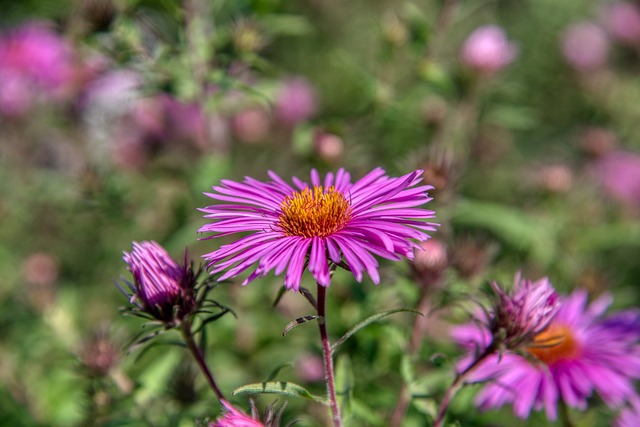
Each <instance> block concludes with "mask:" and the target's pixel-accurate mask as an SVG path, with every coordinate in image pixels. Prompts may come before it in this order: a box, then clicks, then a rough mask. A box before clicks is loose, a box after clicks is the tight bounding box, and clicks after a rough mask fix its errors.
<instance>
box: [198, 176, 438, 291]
mask: <svg viewBox="0 0 640 427" xmlns="http://www.w3.org/2000/svg"><path fill="white" fill-rule="evenodd" d="M421 176H422V171H415V172H412V173H410V174H407V175H405V176H402V177H399V178H392V177H388V176H387V175H386V174H385V172H384V170H382V169H381V168H377V169H374V170H373V171H371V172H370V173H369V174H367V175H366V176H364V177H363V178H362V179H360V180H358V181H356V182H352V181H351V176H350V175H349V173H348V172H346V171H345V170H344V169H340V170H338V172H337V173H335V174H333V173H328V174H327V175H326V176H325V177H324V180H323V179H321V177H320V175H319V173H318V172H317V171H316V170H315V169H314V170H312V171H311V184H308V183H306V182H304V181H302V180H300V179H298V178H295V177H294V178H293V186H292V185H290V184H288V183H287V182H286V181H284V180H283V179H282V178H280V177H279V176H278V175H276V174H275V173H274V172H271V171H270V172H269V177H270V178H271V181H268V182H261V181H258V180H255V179H253V178H248V177H247V178H245V180H244V181H243V182H242V183H238V182H233V181H229V180H224V181H222V184H221V185H220V186H216V187H213V190H214V192H212V193H205V194H206V195H207V196H209V197H211V198H212V199H215V200H219V201H222V202H225V204H218V205H212V206H208V207H206V208H203V209H201V210H202V211H203V212H204V213H205V215H204V217H205V218H207V219H210V220H211V221H212V222H211V223H209V224H205V225H204V226H202V227H201V228H200V230H199V231H200V232H204V233H216V234H214V235H213V236H208V237H205V239H212V238H218V237H223V236H227V235H232V234H236V233H248V234H246V235H245V236H244V237H241V238H240V239H238V240H237V241H235V242H234V243H231V244H227V245H223V246H222V247H220V248H219V249H217V250H215V251H213V252H211V253H209V254H206V255H205V256H204V257H205V259H207V260H208V261H209V264H208V267H209V269H210V271H211V272H212V273H219V272H222V271H225V273H224V274H223V275H222V276H221V277H220V279H219V280H223V279H227V278H230V277H235V276H237V275H239V274H241V273H242V272H244V271H245V270H248V269H250V268H251V267H253V266H255V268H254V269H253V271H252V272H251V273H250V274H249V277H247V279H245V280H244V282H243V285H244V284H247V283H249V282H251V281H252V280H254V279H256V278H257V277H262V276H264V275H266V274H267V273H268V272H270V271H272V270H274V271H275V274H276V275H279V274H282V273H283V272H285V271H286V274H285V279H284V285H285V287H286V288H287V289H292V290H294V291H297V290H299V288H300V281H301V276H302V273H303V271H304V269H305V268H306V267H308V269H309V271H310V272H311V274H312V275H313V277H314V278H315V279H316V281H317V282H318V284H320V285H322V286H325V287H327V286H329V282H330V279H331V274H330V268H331V265H334V266H335V265H339V266H342V267H345V268H348V269H349V270H350V271H351V272H352V273H353V275H354V276H355V278H356V280H358V281H359V282H360V281H362V279H363V274H364V273H365V272H366V273H367V274H368V275H369V277H371V279H372V280H373V282H374V283H376V284H377V283H379V281H380V275H379V273H378V261H377V260H376V258H375V257H374V255H377V256H380V257H383V258H387V259H391V260H399V259H401V256H404V257H407V258H409V259H413V249H414V248H415V247H417V243H415V241H419V242H422V241H425V240H427V239H428V238H429V235H428V234H427V232H428V231H434V230H435V227H436V226H437V224H433V223H429V222H426V221H425V220H426V219H429V218H433V217H434V212H433V211H429V210H425V209H420V208H418V206H421V205H423V204H425V203H427V202H428V201H430V200H431V199H430V198H429V196H428V195H427V193H426V192H427V190H430V189H432V187H431V186H428V185H422V186H416V185H417V184H418V183H419V182H420V181H421ZM256 264H257V266H256Z"/></svg>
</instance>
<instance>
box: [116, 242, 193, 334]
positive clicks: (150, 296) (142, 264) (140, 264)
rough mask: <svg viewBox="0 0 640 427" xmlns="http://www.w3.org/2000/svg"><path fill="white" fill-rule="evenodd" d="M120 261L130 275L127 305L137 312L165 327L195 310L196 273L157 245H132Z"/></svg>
mask: <svg viewBox="0 0 640 427" xmlns="http://www.w3.org/2000/svg"><path fill="white" fill-rule="evenodd" d="M123 259H124V261H125V262H126V263H127V264H129V267H128V270H129V271H131V274H132V275H133V284H131V283H129V282H126V283H127V285H128V286H129V288H130V289H131V291H132V292H133V294H132V295H130V297H131V303H132V304H135V306H136V308H137V311H139V312H142V313H145V314H147V315H149V316H151V317H152V318H154V319H156V320H159V321H161V322H165V323H167V324H169V325H174V324H176V323H179V322H180V321H181V320H182V319H184V318H185V317H186V316H188V315H190V314H191V313H192V312H193V310H194V309H195V307H196V284H197V276H198V273H197V272H194V271H193V269H192V268H191V266H189V265H187V264H186V262H185V264H184V265H179V264H178V263H177V262H176V261H174V260H173V258H171V256H170V255H169V254H168V253H167V251H166V250H165V249H164V248H163V247H162V246H160V245H159V244H158V243H156V242H154V241H151V242H142V243H138V242H133V251H131V252H130V253H127V252H124V256H123Z"/></svg>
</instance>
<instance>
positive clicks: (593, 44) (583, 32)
mask: <svg viewBox="0 0 640 427" xmlns="http://www.w3.org/2000/svg"><path fill="white" fill-rule="evenodd" d="M561 48H562V53H563V54H564V57H565V59H566V60H567V62H568V63H569V65H571V66H572V67H573V68H574V69H575V70H576V71H579V72H582V73H588V72H592V71H597V70H599V69H601V68H602V67H603V66H604V65H605V64H606V62H607V56H608V55H609V39H608V38H607V34H606V33H605V32H604V30H603V29H602V28H600V27H598V26H597V25H595V24H592V23H591V22H580V23H577V24H573V25H571V26H569V27H568V28H567V30H566V31H565V32H564V35H563V37H562V42H561Z"/></svg>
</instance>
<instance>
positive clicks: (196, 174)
mask: <svg viewBox="0 0 640 427" xmlns="http://www.w3.org/2000/svg"><path fill="white" fill-rule="evenodd" d="M616 4H619V2H618V3H616ZM613 6H614V3H611V2H605V1H591V0H566V1H561V2H559V1H551V0H536V1H512V0H495V1H455V0H444V1H436V0H415V1H402V0H396V1H380V0H353V1H347V2H345V1H337V0H324V1H323V0H306V1H284V0H282V1H279V0H255V1H250V0H245V1H242V0H227V1H224V0H221V1H206V0H185V1H183V2H178V1H172V0H157V1H152V0H146V1H144V0H140V1H135V0H120V1H118V0H113V1H111V0H84V1H81V0H78V1H69V0H67V1H56V2H51V1H46V0H28V1H26V0H25V1H19V2H16V1H8V0H2V1H0V10H2V17H1V18H0V28H1V30H2V42H1V43H2V47H0V331H2V332H1V333H0V424H2V425H11V426H81V425H82V426H90V425H100V426H116V425H122V426H125V425H126V426H129V425H131V426H134V425H153V426H178V425H180V426H182V425H185V426H186V425H193V423H194V420H204V419H205V418H206V417H215V416H216V415H217V414H218V413H219V412H220V407H219V405H218V404H217V402H216V401H215V399H214V398H213V396H212V395H211V393H210V392H209V391H208V390H207V388H206V384H205V382H204V381H203V380H202V378H200V377H199V376H198V375H197V371H196V369H195V367H194V365H193V364H192V362H191V361H190V360H189V359H188V357H187V354H186V352H184V351H182V349H179V348H175V347H157V348H152V349H150V350H149V351H148V352H147V353H145V354H144V355H142V356H141V357H139V358H137V356H138V355H137V354H136V353H133V354H129V355H126V354H125V353H126V345H127V343H129V342H130V340H131V339H132V338H133V337H134V335H135V334H136V333H137V332H138V331H139V330H140V328H141V322H140V321H139V319H134V318H123V317H122V316H120V315H119V312H118V307H120V306H124V305H126V304H127V301H126V299H125V298H124V297H123V296H122V295H121V294H120V293H119V292H118V290H117V289H116V287H115V286H114V285H113V282H114V280H117V279H118V278H119V277H121V276H125V277H126V275H127V273H126V270H125V264H124V262H123V261H122V251H123V250H127V251H129V250H130V249H131V242H132V241H134V240H135V241H141V240H156V241H158V242H159V243H161V244H162V245H163V246H165V247H166V248H167V249H168V250H169V252H170V253H171V254H172V255H173V256H174V257H176V258H178V259H180V258H181V257H182V254H183V251H184V249H185V248H188V251H189V255H190V256H191V258H193V259H195V260H196V261H197V259H198V257H199V256H200V255H202V254H204V253H206V252H210V251H212V250H214V249H215V248H216V247H217V245H219V244H221V243H220V242H217V241H199V240H198V238H199V237H201V236H198V235H197V233H196V230H197V229H198V228H199V227H200V226H201V225H202V224H203V223H204V221H203V219H202V217H201V214H200V213H199V212H198V211H197V208H199V207H204V206H206V205H207V204H210V202H211V200H210V199H208V198H207V197H205V196H204V195H203V194H202V193H203V192H206V191H208V190H209V189H210V187H211V186H212V185H217V183H218V182H219V181H220V180H221V179H224V178H226V179H237V180H239V179H242V177H243V176H245V175H248V176H252V177H255V178H259V179H266V177H267V175H266V171H268V170H273V171H276V172H277V173H278V174H279V175H280V176H282V177H285V179H288V177H290V176H298V177H300V178H303V179H306V178H307V177H308V173H309V170H310V169H311V168H312V167H315V168H317V169H318V170H320V171H321V172H326V171H333V170H336V169H337V168H339V167H345V168H347V169H348V170H349V171H350V172H351V174H352V176H354V177H355V178H359V177H361V176H363V175H364V174H365V173H367V172H368V171H369V170H371V169H372V168H374V167H377V166H381V167H383V168H384V169H385V170H386V171H387V172H388V173H389V174H391V175H394V176H397V175H401V174H405V173H408V172H410V171H412V170H415V169H423V170H424V171H425V172H424V176H425V181H426V182H427V183H429V184H431V185H433V186H434V187H435V189H434V190H433V192H432V196H433V198H434V200H433V201H431V202H430V203H429V207H430V208H431V209H434V210H436V212H437V222H439V223H440V224H442V225H441V227H440V229H439V230H438V232H437V233H435V234H434V238H435V239H436V244H439V246H437V247H436V249H439V250H440V252H438V254H439V256H440V258H437V257H436V258H435V259H433V258H432V259H430V261H428V262H427V264H426V265H425V266H423V267H421V268H422V270H420V269H416V267H415V266H412V264H410V263H409V262H402V263H387V262H383V263H382V265H383V268H382V276H383V279H382V283H381V284H380V285H379V286H374V285H373V284H372V283H371V282H370V281H368V280H365V281H364V283H362V284H358V283H356V282H355V280H354V279H353V278H352V277H351V276H350V275H349V274H347V273H345V272H340V271H339V272H338V273H337V274H336V276H335V279H334V281H333V282H332V285H331V288H330V292H329V302H328V306H329V312H330V320H329V330H330V334H331V335H332V336H333V337H334V339H336V338H337V337H339V336H341V335H342V334H343V333H344V332H346V331H347V330H349V329H350V327H351V326H353V325H354V324H356V323H357V322H358V321H360V320H362V319H363V318H365V317H367V316H369V315H372V314H374V313H376V312H379V311H382V310H385V309H391V308H397V307H408V308H415V307H417V306H418V304H419V302H420V301H421V300H422V301H426V302H427V305H426V306H425V307H427V308H429V309H430V310H431V311H432V312H431V316H430V317H429V319H428V321H427V330H426V332H425V335H424V337H423V340H422V343H421V346H420V348H419V349H418V350H416V352H415V354H411V352H410V351H408V350H407V348H408V346H409V344H408V341H409V339H410V334H411V328H412V326H413V322H414V317H413V316H412V315H410V314H397V315H394V316H392V317H389V318H388V319H386V320H385V321H383V322H381V323H378V324H375V325H371V326H369V327H367V328H366V329H364V330H363V331H361V332H360V333H359V334H358V335H356V336H355V337H353V338H351V339H350V340H349V341H348V342H347V343H346V344H345V345H344V346H343V347H342V349H341V351H340V352H339V354H338V356H337V364H338V370H339V372H340V379H339V390H342V391H344V392H345V393H346V394H347V395H348V396H349V399H348V407H349V412H350V414H351V417H352V425H356V426H385V425H388V421H389V417H390V415H391V413H392V411H393V408H394V406H395V403H396V400H397V396H398V393H399V390H400V388H401V385H402V383H403V381H410V382H411V387H410V388H411V391H412V392H413V393H414V395H415V396H416V398H415V399H414V401H413V403H412V404H411V406H410V407H409V409H408V413H407V418H406V420H405V423H404V424H403V425H406V426H409V427H411V426H423V425H429V424H428V423H429V421H428V420H429V419H430V415H431V414H433V410H434V404H435V402H437V401H438V398H439V396H440V395H441V393H442V391H443V390H444V388H445V387H446V385H447V384H448V383H449V381H450V379H451V361H452V360H454V358H455V357H456V356H457V355H458V354H460V352H459V350H458V349H456V348H455V347H454V346H453V344H452V343H451V342H450V341H449V339H448V338H447V328H448V325H449V324H450V323H452V322H453V323H457V322H461V321H464V320H465V319H466V317H465V315H466V311H467V309H469V308H470V304H469V298H468V296H469V295H475V296H479V295H480V294H481V293H480V289H479V288H480V287H481V286H482V284H484V283H486V282H487V281H489V280H498V281H499V282H501V283H505V284H508V283H511V281H512V280H513V276H514V274H515V273H516V272H517V271H522V272H523V275H524V276H525V277H530V278H532V279H537V278H539V277H541V276H549V277H550V279H551V281H552V283H553V284H554V285H555V287H556V288H557V289H559V290H560V291H561V292H568V291H570V290H572V289H574V288H576V287H585V288H587V289H588V290H589V292H590V293H591V294H592V295H593V296H596V295H598V294H601V293H603V292H611V293H613V295H614V296H615V302H614V306H615V307H616V308H623V307H633V306H637V305H638V303H639V302H640V299H639V298H640V295H639V292H638V282H639V279H640V263H638V259H639V258H640V221H639V218H640V177H639V175H640V160H639V159H640V155H639V154H638V152H639V151H640V129H639V127H640V110H639V107H638V106H639V105H640V104H639V103H638V100H639V99H640V77H638V75H639V74H638V71H640V37H636V38H635V39H634V36H633V34H631V35H629V34H627V35H626V36H625V35H624V34H626V33H624V31H622V30H620V29H619V28H617V27H616V25H617V24H616V21H615V19H613V18H612V17H611V16H610V15H611V7H613ZM632 7H633V6H632ZM639 13H640V12H639ZM639 16H640V15H639ZM639 19H640V18H639ZM576 24H580V25H583V27H582V29H583V31H582V33H580V31H573V33H572V28H573V29H574V30H575V28H576V27H575V25H576ZM483 25H497V26H499V27H501V28H502V29H503V30H504V32H505V34H506V36H507V37H508V40H509V43H512V46H513V47H515V48H516V49H517V54H516V55H515V56H514V57H513V58H512V60H510V61H506V63H505V64H503V65H502V66H500V67H499V69H497V70H494V71H491V72H487V71H486V70H482V69H479V68H478V66H477V65H475V66H474V64H473V63H470V62H469V61H468V60H467V59H465V57H464V56H463V55H462V54H461V52H462V50H463V45H464V43H465V40H467V37H468V36H469V34H470V33H472V31H474V30H475V29H476V28H478V27H480V26H483ZM625 25H631V24H628V23H627V24H625ZM638 25H640V24H638ZM25 26H27V27H29V26H31V27H30V28H32V29H33V28H36V30H33V34H31V36H28V37H26V36H24V35H20V29H21V28H25ZM584 28H587V30H584ZM625 28H627V27H625ZM629 28H630V27H629ZM589 29H590V30H591V32H589V31H588V30H589ZM623 30H624V29H623ZM638 31H640V29H639V30H638ZM627 33H628V32H627ZM20 37H23V39H20ZM29 37H31V38H29ZM571 37H573V39H571ZM21 40H22V41H21ZM24 40H27V41H24ZM21 49H22V50H21ZM16 52H17V53H16ZM483 52H484V54H485V55H490V54H491V52H492V51H491V49H489V50H488V51H483ZM12 55H13V56H12ZM16 58H17V59H16ZM282 280H283V279H282V277H275V278H274V277H272V276H269V277H267V278H265V279H261V280H257V281H255V282H253V283H251V284H250V285H249V286H247V287H245V288H243V287H241V286H240V284H239V283H232V284H229V283H228V284H224V285H222V286H220V287H219V288H217V289H216V290H215V291H214V292H213V294H212V296H213V297H214V298H215V299H217V300H219V301H220V302H222V303H224V304H226V305H229V306H231V307H232V308H234V310H235V311H236V313H237V315H238V317H237V318H233V317H231V316H228V317H225V318H223V319H222V320H220V321H218V322H216V323H214V324H212V325H210V326H209V328H208V330H207V338H208V354H207V358H208V360H209V362H210V364H211V367H212V369H213V371H214V373H216V374H217V378H218V380H219V382H220V384H221V387H222V388H223V390H224V391H225V392H227V393H230V392H231V391H232V390H233V389H235V388H237V387H239V386H241V385H243V384H246V383H252V382H258V381H263V380H265V379H266V378H267V377H268V376H269V373H270V372H271V371H272V370H273V369H274V368H276V367H278V366H281V365H284V364H289V365H287V366H286V367H285V368H284V369H283V370H282V371H280V373H279V375H278V378H279V379H283V380H290V381H293V382H296V383H299V384H301V385H304V386H305V387H307V388H309V389H310V390H312V391H314V392H315V393H316V394H322V393H323V385H322V377H321V376H320V377H319V376H318V363H319V359H318V358H319V356H320V354H321V352H320V347H319V344H318V340H317V337H316V331H315V327H314V326H313V325H312V324H311V323H310V324H308V325H303V326H300V327H298V328H296V329H295V330H293V331H291V332H290V333H289V334H288V335H287V336H286V337H284V338H283V337H282V330H283V329H284V327H285V326H286V325H287V323H288V322H289V321H291V320H293V319H294V318H296V317H301V316H304V315H308V314H312V310H311V308H310V307H309V306H308V305H307V304H306V301H305V300H304V298H303V297H302V296H301V295H298V294H293V293H287V294H286V295H285V297H284V298H283V300H282V301H281V302H280V304H278V306H277V307H273V306H272V302H273V301H274V299H275V297H276V295H277V293H278V290H279V288H280V286H281V285H282ZM304 281H305V282H304V283H305V286H306V287H308V288H309V289H312V288H313V287H314V283H313V282H312V279H311V278H310V277H308V276H306V275H305V278H304ZM423 308H424V307H423ZM434 355H436V356H434ZM473 391H474V390H473V388H470V389H468V390H465V391H464V392H463V393H462V394H461V395H460V396H459V397H458V398H457V399H456V401H455V402H454V405H453V407H452V409H451V411H452V412H451V413H452V418H456V419H458V420H459V422H460V424H461V425H465V426H489V425H491V426H510V425H515V423H517V422H519V421H517V420H516V419H515V418H514V417H513V416H512V415H511V411H510V408H505V409H503V410H502V411H499V412H497V411H492V412H488V413H480V412H479V411H477V409H475V408H474V407H473V404H472V396H473ZM233 400H234V401H235V402H237V403H238V404H239V405H240V406H243V407H245V408H246V407H248V404H247V401H246V399H244V398H237V399H235V398H234V399H233ZM272 400H273V399H271V398H268V397H261V398H260V399H259V400H258V402H259V405H260V406H261V407H264V406H265V405H266V404H268V403H269V402H271V401H272ZM610 416H611V414H610V413H609V412H608V411H607V409H606V408H605V407H604V406H603V405H600V404H599V403H598V402H597V401H595V402H594V409H592V410H591V411H589V412H588V413H584V414H575V417H576V419H577V421H578V425H580V426H598V425H608V424H607V421H606V420H608V419H610ZM285 419H286V420H293V419H300V420H301V421H300V425H303V426H319V425H323V423H324V422H326V411H325V408H323V407H321V406H320V405H318V404H315V403H310V402H308V401H303V400H300V399H291V401H290V402H289V406H288V407H287V409H286V411H285ZM519 423H521V424H520V425H522V424H524V425H530V426H540V425H546V424H545V423H547V421H546V420H545V419H544V416H543V415H541V414H534V415H532V417H531V418H530V419H529V420H527V421H525V422H519Z"/></svg>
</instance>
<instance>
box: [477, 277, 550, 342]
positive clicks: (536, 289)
mask: <svg viewBox="0 0 640 427" xmlns="http://www.w3.org/2000/svg"><path fill="white" fill-rule="evenodd" d="M491 287H492V289H493V291H494V297H495V298H494V299H495V301H494V306H493V308H492V310H491V313H490V319H489V323H488V327H489V331H490V332H491V335H492V337H493V340H494V343H495V344H496V345H498V346H499V347H503V348H506V349H509V350H516V349H518V348H519V347H521V346H522V345H523V344H526V343H530V342H531V341H532V340H533V339H534V337H535V336H537V335H538V334H539V333H540V332H542V331H543V330H544V329H546V328H547V326H548V325H549V322H550V321H551V319H553V316H555V315H556V313H557V311H558V309H559V308H560V304H559V301H558V295H557V294H556V291H555V289H553V286H552V285H551V283H550V282H549V279H547V278H546V277H545V278H542V279H540V280H537V281H535V282H532V281H531V280H527V279H522V278H521V277H520V275H519V274H518V275H517V276H516V279H515V283H514V286H513V289H512V290H511V291H510V292H506V291H505V290H504V289H503V288H502V287H500V285H498V284H497V283H496V282H493V283H492V284H491Z"/></svg>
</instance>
